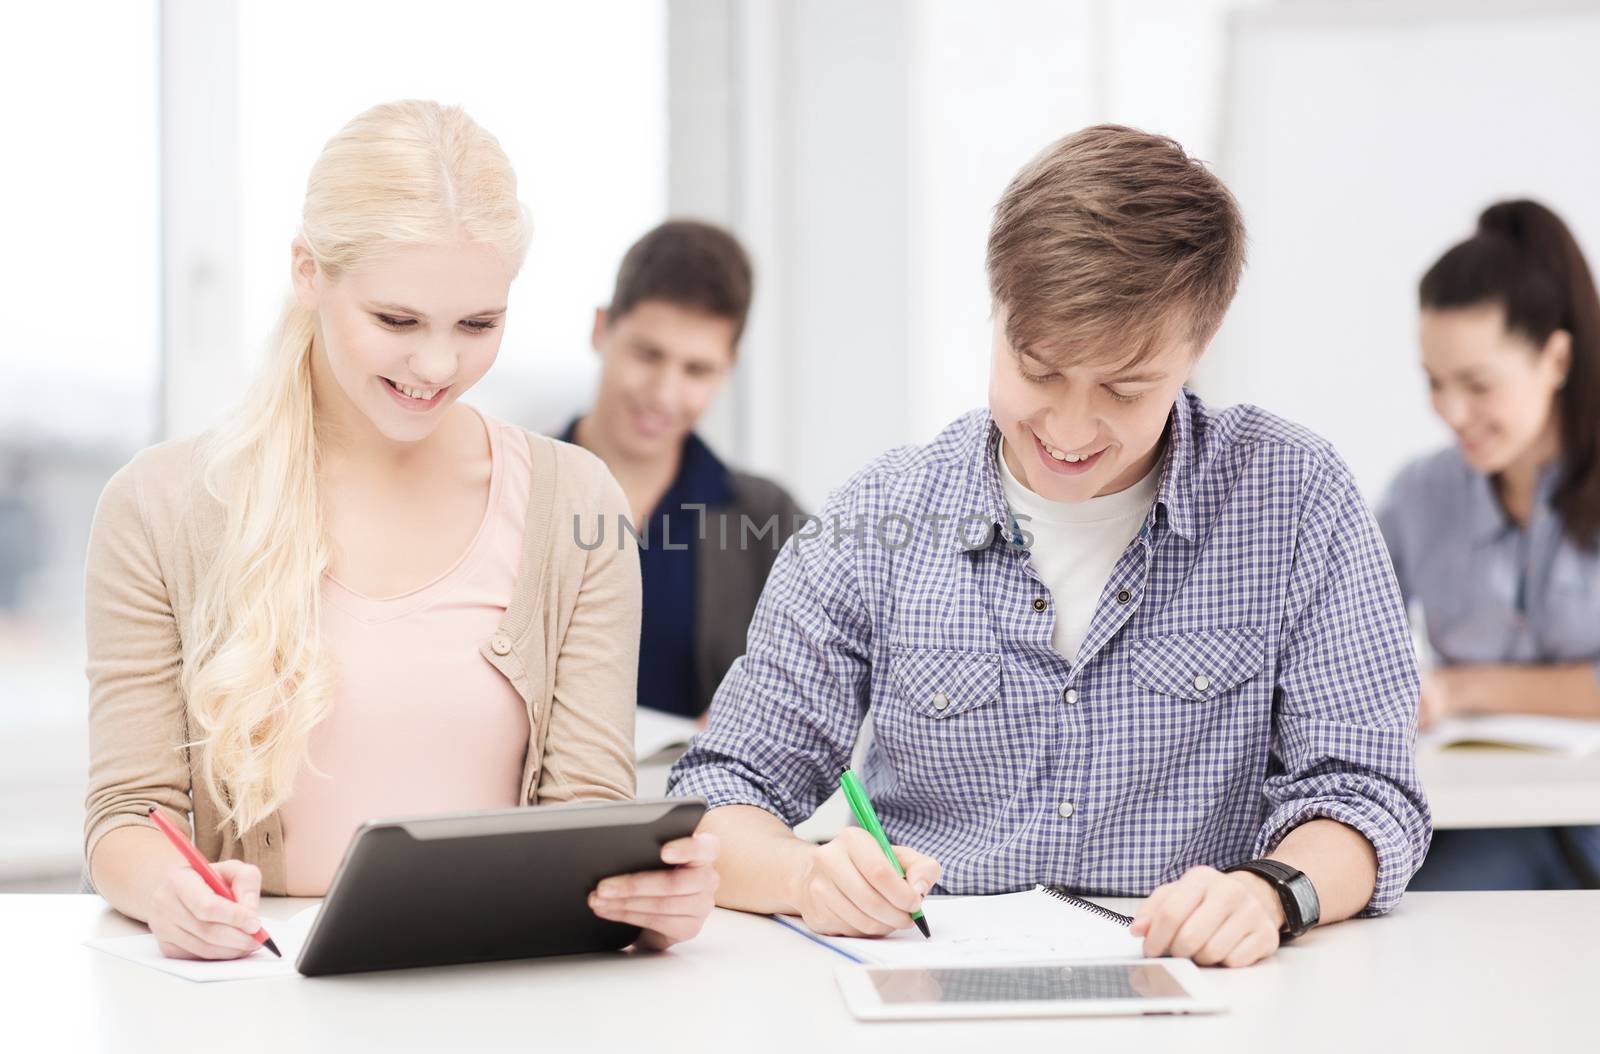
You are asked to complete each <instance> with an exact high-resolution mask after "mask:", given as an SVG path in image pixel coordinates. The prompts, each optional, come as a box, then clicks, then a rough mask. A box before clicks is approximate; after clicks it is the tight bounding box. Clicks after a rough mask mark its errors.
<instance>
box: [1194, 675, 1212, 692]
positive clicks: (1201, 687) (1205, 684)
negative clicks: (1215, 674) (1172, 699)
mask: <svg viewBox="0 0 1600 1054" xmlns="http://www.w3.org/2000/svg"><path fill="white" fill-rule="evenodd" d="M1210 687H1211V678H1209V677H1207V676H1206V675H1205V674H1203V673H1202V674H1200V675H1198V676H1197V677H1195V679H1194V690H1195V691H1197V692H1203V691H1205V690H1206V689H1207V688H1210Z"/></svg>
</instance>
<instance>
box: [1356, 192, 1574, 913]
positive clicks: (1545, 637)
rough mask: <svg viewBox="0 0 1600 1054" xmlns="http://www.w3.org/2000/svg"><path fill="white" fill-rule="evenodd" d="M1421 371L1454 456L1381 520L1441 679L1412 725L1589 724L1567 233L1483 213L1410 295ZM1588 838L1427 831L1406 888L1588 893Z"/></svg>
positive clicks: (1422, 473) (1545, 832)
mask: <svg viewBox="0 0 1600 1054" xmlns="http://www.w3.org/2000/svg"><path fill="white" fill-rule="evenodd" d="M1421 307H1422V312H1421V327H1420V338H1421V346H1422V366H1423V369H1424V370H1425V371H1426V372H1427V375H1428V384H1429V388H1430V390H1431V391H1432V400H1433V408H1434V411H1435V412H1436V413H1437V414H1438V415H1439V417H1440V418H1441V419H1442V420H1443V421H1444V422H1445V424H1447V425H1449V426H1450V429H1451V431H1452V432H1454V433H1455V439H1456V442H1455V445H1454V446H1452V447H1450V448H1449V449H1447V450H1442V451H1440V452H1438V453H1436V454H1433V455H1431V456H1429V457H1425V458H1423V459H1421V460H1419V461H1416V462H1414V463H1413V464H1411V465H1409V466H1408V467H1407V468H1405V469H1404V470H1403V471H1402V472H1401V473H1400V475H1399V476H1398V477H1397V478H1396V480H1395V482H1394V484H1393V486H1392V488H1391V489H1390V492H1389V494H1388V496H1387V498H1386V500H1385V501H1384V503H1383V505H1382V506H1381V508H1380V509H1379V513H1378V519H1379V522H1380V525H1381V526H1382V528H1383V534H1384V537H1385V540H1386V541H1387V543H1388V546H1389V552H1390V556H1391V558H1392V559H1393V562H1394V568H1395V574H1396V576H1397V577H1398V579H1399V582H1400V589H1401V592H1402V593H1403V594H1404V595H1405V598H1406V600H1407V602H1408V603H1415V604H1418V605H1420V607H1421V608H1422V611H1423V614H1424V617H1425V620H1426V625H1427V637H1428V643H1429V644H1430V645H1431V647H1432V650H1433V652H1434V653H1435V654H1436V655H1437V657H1438V665H1437V666H1436V668H1435V669H1433V670H1432V671H1431V672H1428V673H1425V674H1424V675H1423V679H1422V705H1421V710H1420V721H1421V724H1422V725H1423V726H1424V727H1426V726H1428V725H1429V724H1432V723H1434V722H1436V721H1438V720H1439V719H1440V718H1442V717H1446V716H1449V715H1452V714H1481V713H1520V714H1550V715H1558V716H1563V717H1580V718H1591V719H1596V720H1600V681H1597V679H1596V677H1597V674H1596V670H1597V662H1600V552H1597V550H1596V542H1597V540H1600V297H1597V295H1596V290H1595V284H1594V279H1593V277H1592V276H1591V274H1590V271H1589V267H1588V265H1587V264H1586V263H1585V262H1584V258H1583V254H1582V253H1581V252H1580V251H1579V249H1578V244H1577V242H1576V241H1575V240H1574V238H1573V236H1572V233H1571V232H1570V231H1569V230H1568V229H1567V227H1566V225H1565V224H1564V223H1562V221H1561V220H1560V219H1559V218H1558V217H1557V216H1556V215H1555V214H1554V213H1553V212H1551V211H1550V210H1549V209H1547V208H1545V207H1543V206H1542V205H1538V204H1536V203H1534V202H1531V201H1508V202H1502V203H1500V204H1497V205H1493V206H1491V207H1490V208H1488V209H1487V210H1485V211H1484V213H1483V214H1482V215H1481V216H1480V217H1479V218H1478V229H1477V232H1476V233H1475V234H1474V235H1473V236H1472V237H1471V238H1469V239H1467V240H1466V241H1464V242H1462V243H1461V244H1459V245H1457V246H1455V247H1454V248H1452V249H1451V250H1450V251H1449V252H1447V253H1445V254H1444V256H1443V257H1441V258H1440V259H1439V261H1438V262H1437V263H1435V264H1434V265H1433V266H1432V267H1431V268H1430V269H1429V270H1428V272H1427V274H1426V275H1424V276H1423V279H1422V285H1421ZM1597 872H1600V828H1594V827H1583V828H1577V827H1573V828H1520V829H1498V830H1468V831H1437V832H1435V834H1434V839H1433V848H1432V850H1431V851H1430V853H1429V855H1428V858H1427V861H1426V862H1425V863H1424V864H1423V866H1422V869H1421V870H1420V871H1419V872H1417V875H1416V877H1415V878H1414V879H1413V880H1412V883H1411V886H1410V888H1412V889H1530V888H1531V889H1564V888H1575V887H1584V886H1594V885H1595V884H1596V874H1597Z"/></svg>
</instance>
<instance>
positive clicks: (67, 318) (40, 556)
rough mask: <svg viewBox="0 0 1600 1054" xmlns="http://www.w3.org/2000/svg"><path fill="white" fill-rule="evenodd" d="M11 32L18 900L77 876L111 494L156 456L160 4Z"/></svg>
mask: <svg viewBox="0 0 1600 1054" xmlns="http://www.w3.org/2000/svg"><path fill="white" fill-rule="evenodd" d="M6 22H7V25H6V30H5V32H4V33H3V34H0V95H3V97H4V98H6V99H9V100H12V103H13V105H11V106H9V107H8V108H7V115H8V121H9V124H10V127H8V129H7V138H8V140H9V141H10V142H11V143H12V144H13V145H17V146H18V147H19V149H17V150H16V151H15V152H14V153H13V152H8V154H7V160H6V163H5V164H4V165H3V166H0V196H3V198H0V199H3V200H4V201H5V202H6V203H7V205H8V208H7V209H6V222H7V230H6V243H7V246H8V250H7V252H5V253H4V254H0V298H3V299H4V300H5V301H6V303H5V306H4V310H3V316H4V318H5V320H6V326H7V333H6V339H5V340H4V341H0V377H3V383H0V883H17V884H22V883H27V882H29V881H30V880H33V879H35V878H37V877H38V876H41V875H45V874H71V875H73V876H75V875H76V872H77V868H78V863H77V857H78V852H79V832H80V830H81V827H82V823H81V817H82V807H83V789H84V780H85V771H84V765H85V758H86V756H87V749H86V744H85V716H86V708H85V705H84V703H85V698H86V691H85V681H84V675H83V556H84V550H85V547H86V545H87V542H88V536H89V525H90V522H91V520H92V518H93V513H94V507H95V502H96V500H97V499H98V498H99V495H100V490H101V488H102V487H104V486H105V483H106V480H107V479H108V478H109V477H110V476H111V474H112V473H113V472H115V471H116V470H117V469H118V468H119V467H120V466H121V465H122V464H124V463H125V462H126V461H127V460H128V459H129V458H130V457H131V456H132V455H133V453H134V452H135V451H136V450H138V449H139V448H140V447H143V446H145V445H147V444H149V443H150V442H151V441H152V440H153V439H155V438H156V418H157V411H158V406H159V402H158V390H159V387H160V376H161V375H160V352H159V326H160V304H161V297H160V289H159V275H160V216H159V213H158V210H157V203H158V197H159V195H158V161H159V140H158V111H159V90H158V80H157V62H158V36H157V11H156V4H155V3H154V2H153V0H146V2H142V3H127V2H123V0H93V2H81V0H80V2H75V3H66V4H28V5H24V6H22V7H19V8H17V9H15V10H11V11H8V12H7V16H6ZM50 42H56V44H55V45H52V44H51V43H50ZM69 44H70V46H68V45H69Z"/></svg>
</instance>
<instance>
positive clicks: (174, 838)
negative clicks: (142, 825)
mask: <svg viewBox="0 0 1600 1054" xmlns="http://www.w3.org/2000/svg"><path fill="white" fill-rule="evenodd" d="M149 815H150V819H151V821H152V822H153V823H155V825H156V826H157V827H159V828H160V829H161V833H162V834H164V835H166V836H167V841H169V842H171V843H172V845H173V848H175V849H177V850H178V852H180V853H182V854H183V858H184V859H185V860H187V861H189V866H190V867H192V868H194V869H195V870H196V871H197V872H199V874H200V877H201V878H203V879H205V880H206V885H208V886H210V887H211V892H213V893H215V894H216V895H217V896H219V897H227V898H228V899H229V900H233V902H234V903H235V904H237V903H238V901H237V900H234V896H233V890H231V889H229V888H228V886H227V884H226V883H224V882H223V881H222V878H221V876H220V875H218V874H217V873H216V872H215V871H213V870H211V865H210V864H208V863H206V858H205V857H203V856H201V855H200V850H198V849H196V848H195V847H194V843H193V842H191V841H189V839H187V838H185V837H184V836H183V832H181V831H179V830H178V829H177V828H176V827H174V826H172V821H171V820H169V819H167V818H166V817H165V816H162V815H161V813H160V811H159V810H157V809H156V807H155V806H153V805H152V806H151V807H150V814H149ZM250 936H252V937H254V938H255V939H256V940H258V941H260V942H261V943H262V944H264V945H266V947H267V950H268V951H270V952H271V953H272V954H273V955H276V956H277V957H278V958H280V959H281V958H283V953H282V952H280V951H279V950H278V946H277V945H276V944H273V943H272V938H271V937H268V936H267V931H266V928H265V927H262V928H261V929H259V930H256V931H255V932H254V933H252V934H251V935H250Z"/></svg>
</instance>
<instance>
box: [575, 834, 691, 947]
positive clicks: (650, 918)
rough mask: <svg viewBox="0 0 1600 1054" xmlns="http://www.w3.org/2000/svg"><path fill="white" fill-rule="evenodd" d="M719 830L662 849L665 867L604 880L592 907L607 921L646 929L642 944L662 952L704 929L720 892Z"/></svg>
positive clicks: (673, 843)
mask: <svg viewBox="0 0 1600 1054" xmlns="http://www.w3.org/2000/svg"><path fill="white" fill-rule="evenodd" d="M720 844H721V843H720V842H719V841H718V839H717V836H716V835H714V834H697V835H694V836H693V837H690V838H679V839H678V840H677V841H673V842H668V843H667V844H666V845H664V846H662V847H661V862H662V863H664V864H667V865H668V866H669V869H668V870H664V871H641V872H638V873H637V874H632V875H616V876H614V877H612V878H608V879H605V880H603V881H602V882H601V883H600V885H599V886H598V887H597V888H596V889H595V891H594V892H593V893H590V894H589V908H590V910H592V911H593V912H594V913H595V914H596V915H598V916H600V917H601V918H603V919H610V920H611V921H612V922H622V923H626V924H628V925H630V926H638V927H641V928H642V929H643V930H644V933H643V935H642V936H640V938H639V941H638V943H637V944H636V945H635V947H637V948H647V949H650V950H653V951H660V950H661V949H663V948H667V947H670V946H671V945H674V944H677V943H678V942H679V941H686V940H688V939H689V938H690V937H693V936H694V935H695V934H697V933H699V932H700V929H701V927H703V926H704V925H705V924H706V917H707V916H709V915H710V914H711V908H712V907H713V906H714V904H715V899H714V898H715V895H716V892H717V870H716V867H715V866H714V865H715V864H716V862H717V850H718V848H719V847H720Z"/></svg>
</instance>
